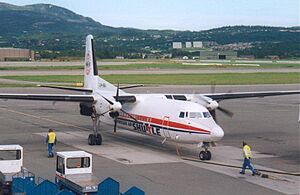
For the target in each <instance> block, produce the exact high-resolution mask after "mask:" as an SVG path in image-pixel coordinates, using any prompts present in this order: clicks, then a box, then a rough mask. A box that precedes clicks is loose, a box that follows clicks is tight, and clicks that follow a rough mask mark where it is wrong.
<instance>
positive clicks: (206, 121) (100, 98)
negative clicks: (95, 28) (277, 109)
mask: <svg viewBox="0 0 300 195" xmlns="http://www.w3.org/2000/svg"><path fill="white" fill-rule="evenodd" d="M42 87H49V88H55V89H62V90H70V91H79V92H82V93H83V94H81V95H74V94H9V93H0V99H21V100H37V101H41V100H42V101H55V102H56V101H64V102H78V103H79V106H80V114H81V115H84V116H89V117H91V119H92V122H93V133H91V134H89V136H88V144H89V145H101V144H102V135H101V133H99V130H100V129H99V127H100V126H99V125H100V123H102V122H103V123H106V124H109V125H111V126H113V131H114V132H116V130H117V126H119V127H120V128H123V129H127V130H131V131H135V132H138V133H142V134H147V135H153V136H156V137H162V138H164V140H163V143H164V142H165V141H166V140H171V141H175V142H177V143H189V144H199V146H201V148H203V149H202V150H201V151H200V152H199V158H200V159H201V160H210V159H211V158H212V154H211V152H210V151H209V147H210V146H214V145H215V142H217V141H220V140H221V139H222V138H223V136H224V131H223V129H222V128H221V127H220V126H219V125H218V124H217V122H216V120H215V119H216V116H215V115H216V109H218V110H220V111H221V112H223V113H225V114H226V115H228V116H232V112H230V111H228V110H226V109H224V108H222V107H220V106H219V102H220V101H223V100H229V99H238V98H251V97H266V96H279V95H292V94H299V93H300V91H269V92H241V93H211V94H169V93H166V94H131V93H126V92H125V91H124V90H123V89H126V88H132V87H139V85H136V86H134V85H133V86H127V87H126V86H125V87H120V86H119V84H117V86H114V85H113V84H111V83H109V82H107V81H106V80H104V79H102V78H101V77H99V75H98V69H97V64H96V56H95V53H94V41H93V36H92V35H88V36H87V37H86V51H85V65H84V86H83V88H72V87H62V86H48V85H44V86H43V85H42Z"/></svg>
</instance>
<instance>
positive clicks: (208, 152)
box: [206, 151, 211, 160]
mask: <svg viewBox="0 0 300 195" xmlns="http://www.w3.org/2000/svg"><path fill="white" fill-rule="evenodd" d="M210 159H211V152H210V151H206V160H210Z"/></svg>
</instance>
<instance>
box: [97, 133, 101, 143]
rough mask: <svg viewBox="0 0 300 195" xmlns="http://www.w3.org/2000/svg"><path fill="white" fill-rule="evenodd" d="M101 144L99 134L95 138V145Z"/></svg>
mask: <svg viewBox="0 0 300 195" xmlns="http://www.w3.org/2000/svg"><path fill="white" fill-rule="evenodd" d="M101 144H102V136H101V134H100V133H98V134H97V136H96V145H101Z"/></svg>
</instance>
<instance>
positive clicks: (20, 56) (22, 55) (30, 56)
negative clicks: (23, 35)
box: [0, 48, 34, 61]
mask: <svg viewBox="0 0 300 195" xmlns="http://www.w3.org/2000/svg"><path fill="white" fill-rule="evenodd" d="M22 60H26V61H34V51H32V50H31V49H21V48H0V61H22Z"/></svg>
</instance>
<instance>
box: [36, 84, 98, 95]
mask: <svg viewBox="0 0 300 195" xmlns="http://www.w3.org/2000/svg"><path fill="white" fill-rule="evenodd" d="M38 87H46V88H53V89H62V90H69V91H80V92H89V93H92V92H93V90H92V89H85V88H76V87H62V86H53V85H38Z"/></svg>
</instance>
